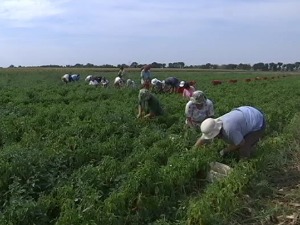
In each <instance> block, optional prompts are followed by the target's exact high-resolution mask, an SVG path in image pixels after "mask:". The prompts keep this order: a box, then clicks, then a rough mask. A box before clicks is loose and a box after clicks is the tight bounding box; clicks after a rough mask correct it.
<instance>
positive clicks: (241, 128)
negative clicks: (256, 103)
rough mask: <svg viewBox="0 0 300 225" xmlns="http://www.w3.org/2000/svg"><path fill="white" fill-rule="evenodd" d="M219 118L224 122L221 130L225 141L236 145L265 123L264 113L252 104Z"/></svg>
mask: <svg viewBox="0 0 300 225" xmlns="http://www.w3.org/2000/svg"><path fill="white" fill-rule="evenodd" d="M218 119H220V120H221V121H222V122H223V127H222V131H221V132H222V136H223V137H224V139H225V141H227V142H229V143H231V144H234V145H239V144H240V143H241V142H242V141H243V140H244V137H245V136H246V135H247V134H249V133H251V132H254V131H258V130H260V129H261V128H262V127H263V125H264V115H263V114H262V113H261V112H260V111H259V110H257V109H256V108H254V107H251V106H242V107H239V108H236V109H234V110H232V111H231V112H229V113H226V114H225V115H223V116H221V117H219V118H218Z"/></svg>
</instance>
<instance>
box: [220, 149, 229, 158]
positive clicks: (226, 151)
mask: <svg viewBox="0 0 300 225" xmlns="http://www.w3.org/2000/svg"><path fill="white" fill-rule="evenodd" d="M227 153H228V150H227V149H226V148H224V149H222V150H221V151H220V156H221V157H223V156H225V155H226V154H227Z"/></svg>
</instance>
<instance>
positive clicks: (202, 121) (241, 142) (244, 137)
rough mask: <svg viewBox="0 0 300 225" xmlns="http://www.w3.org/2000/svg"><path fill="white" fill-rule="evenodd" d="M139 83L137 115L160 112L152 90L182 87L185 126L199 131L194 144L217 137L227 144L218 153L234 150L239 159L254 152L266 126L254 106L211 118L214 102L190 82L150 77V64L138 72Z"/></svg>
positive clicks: (260, 112) (259, 111)
mask: <svg viewBox="0 0 300 225" xmlns="http://www.w3.org/2000/svg"><path fill="white" fill-rule="evenodd" d="M141 85H142V89H140V91H139V94H138V100H139V104H138V115H137V118H141V117H144V118H153V117H155V116H160V115H163V113H164V112H163V108H162V106H161V104H160V102H159V100H158V99H157V98H156V97H155V95H154V94H153V92H152V90H153V89H156V90H158V91H162V88H163V87H164V88H165V87H168V88H169V92H171V93H172V92H176V91H177V92H178V90H179V89H180V88H182V95H183V97H184V98H186V99H187V100H188V102H187V103H186V106H185V116H186V120H185V126H186V127H188V128H191V129H195V130H197V131H198V130H200V131H201V133H202V135H201V137H200V138H198V140H197V141H196V143H195V145H194V147H196V148H200V147H201V146H202V145H204V144H207V143H210V142H211V141H212V140H213V139H214V138H220V139H222V140H224V141H225V142H226V143H227V144H228V145H227V147H226V148H224V149H222V150H221V151H220V152H219V153H220V155H221V156H225V155H227V154H228V153H230V152H236V153H237V154H238V156H239V159H248V158H250V157H251V156H253V155H254V153H255V149H256V144H257V143H258V142H259V140H260V139H261V138H262V137H263V134H264V131H265V129H266V117H265V115H264V113H263V112H262V111H261V110H259V109H258V108H256V107H253V106H240V107H238V108H235V109H232V110H231V111H230V112H228V113H226V114H224V115H222V116H220V117H217V118H215V113H214V104H213V102H212V101H211V100H210V99H208V98H207V96H206V95H205V93H203V92H202V91H200V90H195V87H193V86H192V85H191V83H189V82H185V81H181V82H180V81H179V80H178V79H177V78H175V77H170V78H167V79H166V80H164V81H160V80H158V79H156V78H155V79H151V73H150V66H145V67H144V68H143V69H142V71H141ZM151 87H152V88H151Z"/></svg>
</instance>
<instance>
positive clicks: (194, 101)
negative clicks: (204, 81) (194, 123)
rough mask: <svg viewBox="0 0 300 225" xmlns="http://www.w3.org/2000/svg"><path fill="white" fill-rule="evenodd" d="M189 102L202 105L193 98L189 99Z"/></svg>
mask: <svg viewBox="0 0 300 225" xmlns="http://www.w3.org/2000/svg"><path fill="white" fill-rule="evenodd" d="M190 100H191V101H192V103H194V104H202V103H203V101H201V102H199V101H197V100H196V99H195V98H194V97H190Z"/></svg>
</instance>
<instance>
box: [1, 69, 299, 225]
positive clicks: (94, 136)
mask: <svg viewBox="0 0 300 225" xmlns="http://www.w3.org/2000/svg"><path fill="white" fill-rule="evenodd" d="M78 70H79V73H80V74H81V76H82V79H84V77H85V75H88V74H96V75H104V76H105V77H108V78H109V79H110V80H112V79H113V78H114V77H115V76H116V74H117V71H102V70H97V69H78ZM66 72H69V68H68V69H63V68H60V69H46V68H45V69H34V68H33V69H25V68H23V69H19V68H13V69H6V70H0V86H1V89H0V93H1V98H0V104H1V108H0V115H1V121H0V127H1V129H0V148H1V150H0V195H1V198H0V224H185V223H186V222H188V223H190V224H228V222H229V221H230V217H231V216H232V215H234V214H235V213H236V212H237V211H238V206H239V205H240V204H241V203H240V196H239V195H240V194H241V193H242V192H243V191H244V190H245V189H246V188H247V187H248V186H249V183H250V182H251V180H252V179H253V178H254V177H255V174H256V172H257V171H259V170H262V169H263V168H265V167H267V166H268V165H269V164H271V163H273V166H274V165H278V166H279V165H280V163H281V162H282V160H284V159H285V154H284V152H281V151H280V149H281V148H284V146H285V144H286V142H287V140H288V139H287V137H291V136H292V135H291V133H292V132H294V131H297V128H295V127H291V126H290V125H289V127H288V128H287V125H288V124H291V123H293V122H291V118H293V116H294V114H295V113H297V112H299V110H300V101H299V96H300V89H299V84H300V80H299V78H298V77H297V76H289V77H285V78H283V77H282V74H279V73H278V75H280V76H281V78H280V79H274V80H260V81H253V82H250V83H246V82H244V81H243V80H244V79H245V78H251V77H252V78H253V77H257V76H271V75H270V74H266V73H254V72H247V73H245V72H235V73H233V72H207V71H197V70H191V71H188V70H186V71H185V72H184V73H182V71H181V70H173V71H168V70H166V71H164V70H157V71H153V75H154V76H155V77H157V78H159V79H164V78H166V77H169V76H177V77H178V78H181V79H183V80H196V81H197V89H199V90H203V91H204V92H205V93H206V94H207V96H208V98H209V99H211V100H212V101H213V102H214V103H215V111H216V116H220V115H222V114H224V113H226V112H228V111H230V110H231V109H232V108H234V107H238V106H241V105H253V106H256V107H259V108H261V109H262V110H263V111H264V112H265V113H266V116H267V121H268V124H267V132H266V135H267V138H266V139H265V140H264V141H263V142H262V143H261V145H260V146H259V154H258V156H257V158H256V159H255V160H253V161H251V162H248V163H246V162H244V163H236V161H235V160H234V159H233V158H230V159H227V160H226V163H227V164H229V165H230V166H232V167H234V171H233V173H232V174H230V176H228V178H226V179H224V180H223V181H221V182H217V183H213V184H208V183H207V181H206V179H205V174H206V172H207V169H208V165H209V163H210V162H212V161H221V162H224V161H222V159H221V158H220V157H219V155H218V151H219V150H220V149H221V148H223V146H224V144H223V142H221V141H216V142H214V143H213V144H211V145H209V146H206V147H204V148H203V149H194V148H192V147H193V145H194V143H195V141H196V140H197V138H198V137H199V136H200V133H199V131H192V130H186V129H185V128H184V121H185V118H184V108H185V104H186V102H185V100H184V99H182V98H181V96H180V95H178V94H156V96H157V98H158V99H159V100H160V102H161V103H162V105H163V107H164V109H165V111H166V115H165V116H162V117H158V118H155V119H153V120H137V119H136V114H137V102H138V100H137V93H138V91H137V89H126V88H124V89H114V88H112V87H109V88H107V89H104V88H94V87H90V86H88V85H87V84H85V83H84V81H82V80H81V81H79V82H77V83H70V84H67V85H65V84H63V83H62V82H61V80H60V77H61V76H62V75H63V74H64V73H66ZM126 76H127V77H128V78H131V79H134V80H136V82H138V80H139V72H138V70H133V71H129V72H128V73H127V75H126ZM214 79H220V80H226V79H239V80H241V81H239V82H238V83H236V84H229V83H224V84H222V85H220V86H212V85H211V80H214ZM292 130H294V131H292ZM269 152H273V153H276V154H279V155H280V154H282V155H280V156H281V159H282V160H281V161H276V162H273V161H272V160H271V158H270V157H271V156H270V154H269ZM262 186H263V183H262Z"/></svg>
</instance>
